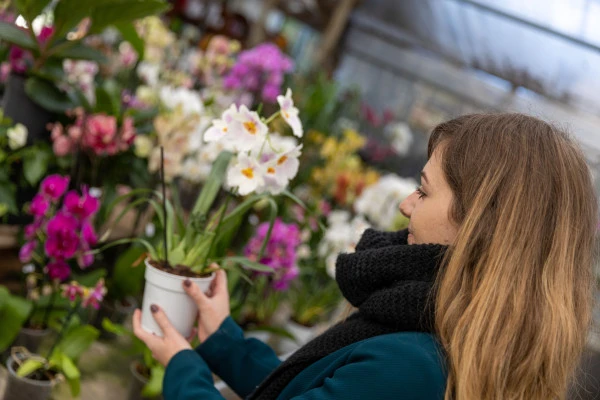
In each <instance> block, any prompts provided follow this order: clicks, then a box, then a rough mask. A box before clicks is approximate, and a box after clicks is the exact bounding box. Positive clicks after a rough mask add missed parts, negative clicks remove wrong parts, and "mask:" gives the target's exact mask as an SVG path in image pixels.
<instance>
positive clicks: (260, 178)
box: [227, 153, 264, 196]
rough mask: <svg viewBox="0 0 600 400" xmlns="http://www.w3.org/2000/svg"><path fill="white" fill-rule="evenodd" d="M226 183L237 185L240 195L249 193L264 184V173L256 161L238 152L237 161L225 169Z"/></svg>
mask: <svg viewBox="0 0 600 400" xmlns="http://www.w3.org/2000/svg"><path fill="white" fill-rule="evenodd" d="M227 185H228V186H230V187H237V188H238V193H239V194H240V195H242V196H245V195H247V194H250V193H252V192H254V191H256V189H258V188H260V187H261V186H263V185H264V173H263V170H262V167H261V166H260V164H259V163H258V161H257V160H256V159H255V158H253V157H250V156H248V155H247V154H246V153H240V154H239V155H238V157H237V161H236V162H235V164H233V165H232V166H231V167H230V168H229V170H228V171H227Z"/></svg>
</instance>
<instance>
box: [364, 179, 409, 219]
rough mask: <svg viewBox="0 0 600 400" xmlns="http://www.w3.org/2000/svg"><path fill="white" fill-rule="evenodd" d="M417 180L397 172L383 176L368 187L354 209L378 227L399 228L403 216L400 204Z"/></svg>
mask: <svg viewBox="0 0 600 400" xmlns="http://www.w3.org/2000/svg"><path fill="white" fill-rule="evenodd" d="M416 186H417V182H416V181H415V180H414V179H411V178H402V177H399V176H398V175H395V174H389V175H385V176H383V177H381V178H380V179H379V181H377V182H376V183H375V184H373V185H371V186H369V187H368V188H366V189H365V190H364V191H363V192H362V193H361V195H360V196H359V197H358V198H357V199H356V202H355V203H354V209H355V211H356V212H357V213H358V214H362V215H364V216H365V217H367V218H368V219H369V221H371V222H372V223H373V224H374V225H375V227H376V228H378V229H384V230H388V229H399V227H398V226H397V224H398V219H399V218H401V214H400V212H399V209H398V206H399V204H400V203H401V202H402V201H403V200H404V199H405V198H407V197H408V196H410V194H411V193H413V192H414V190H415V187H416Z"/></svg>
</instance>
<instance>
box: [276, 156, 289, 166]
mask: <svg viewBox="0 0 600 400" xmlns="http://www.w3.org/2000/svg"><path fill="white" fill-rule="evenodd" d="M286 161H287V156H282V157H281V158H280V159H279V160H277V165H281V164H283V163H284V162H286Z"/></svg>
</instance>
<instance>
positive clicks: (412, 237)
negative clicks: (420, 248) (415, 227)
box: [406, 233, 415, 244]
mask: <svg viewBox="0 0 600 400" xmlns="http://www.w3.org/2000/svg"><path fill="white" fill-rule="evenodd" d="M406 242H407V243H408V244H415V237H414V236H413V234H412V233H409V234H408V238H407V239H406Z"/></svg>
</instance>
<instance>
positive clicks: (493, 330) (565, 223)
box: [428, 114, 598, 400]
mask: <svg viewBox="0 0 600 400" xmlns="http://www.w3.org/2000/svg"><path fill="white" fill-rule="evenodd" d="M440 144H442V146H439V145H440ZM438 146H439V150H440V151H441V156H442V169H443V171H444V175H445V177H446V179H447V181H448V183H449V185H450V187H451V189H452V191H453V194H454V198H453V204H452V206H451V210H450V218H451V220H453V221H455V222H457V223H458V225H459V232H458V235H457V239H456V241H455V243H454V244H453V245H452V246H451V247H450V249H449V250H448V252H447V254H446V257H445V260H444V268H443V270H442V272H441V274H440V275H439V277H438V280H437V282H436V299H435V303H436V304H435V307H436V319H435V322H436V331H437V333H438V335H439V338H440V341H441V344H442V346H443V348H444V350H445V352H446V358H447V367H448V381H447V387H446V394H445V399H447V400H450V399H461V400H462V399H527V400H532V399H534V400H535V399H539V400H548V399H562V398H564V396H565V395H566V391H567V385H568V382H569V380H570V378H571V376H572V375H573V371H574V370H575V368H576V366H577V363H578V360H579V357H580V355H581V352H582V350H583V347H584V345H585V341H586V336H587V332H588V326H589V322H590V315H591V306H592V286H593V274H592V267H593V265H592V264H593V248H594V235H595V230H596V224H597V218H598V214H597V202H596V198H595V193H594V189H593V185H592V180H591V175H590V171H589V168H588V167H587V165H586V163H585V160H584V157H583V155H582V153H581V151H580V150H579V148H578V147H577V146H576V145H575V143H574V142H573V141H572V140H571V139H570V138H569V137H568V136H567V135H566V134H565V133H564V132H562V131H560V130H559V129H557V128H556V127H553V126H551V125H550V124H548V123H546V122H543V121H541V120H538V119H536V118H533V117H529V116H525V115H521V114H477V115H467V116H463V117H459V118H457V119H454V120H451V121H448V122H445V123H442V124H440V125H439V126H437V127H436V128H435V129H434V130H433V133H432V135H431V138H430V141H429V149H428V153H429V157H431V154H432V153H433V151H434V150H435V149H436V148H438Z"/></svg>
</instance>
